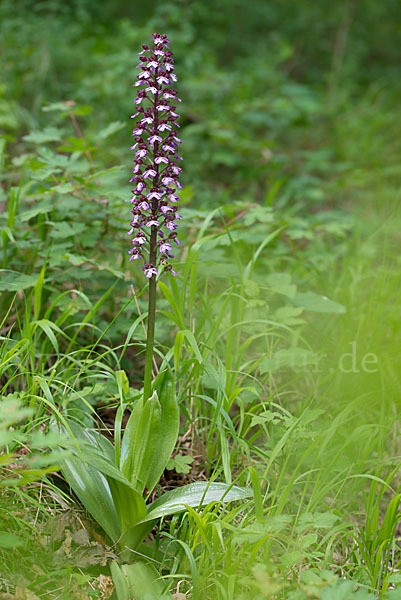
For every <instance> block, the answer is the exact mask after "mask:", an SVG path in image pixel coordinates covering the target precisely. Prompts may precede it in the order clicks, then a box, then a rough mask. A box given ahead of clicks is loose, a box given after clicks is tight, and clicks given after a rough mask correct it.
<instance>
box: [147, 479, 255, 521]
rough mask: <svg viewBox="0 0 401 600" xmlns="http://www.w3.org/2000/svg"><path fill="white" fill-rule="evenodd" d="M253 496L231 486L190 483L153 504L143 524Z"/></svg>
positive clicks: (245, 490) (250, 492)
mask: <svg viewBox="0 0 401 600" xmlns="http://www.w3.org/2000/svg"><path fill="white" fill-rule="evenodd" d="M251 496H252V490H248V489H245V488H241V487H238V486H236V485H234V486H229V485H227V484H226V483H218V482H212V483H209V482H207V481H206V482H203V481H198V482H196V483H190V484H189V485H184V486H182V487H179V488H177V489H175V490H172V491H171V492H166V493H165V494H163V495H162V496H161V497H160V498H158V499H157V500H155V502H152V504H150V505H149V507H148V514H147V516H146V519H143V522H145V521H149V520H151V519H159V518H161V517H165V516H167V515H173V514H175V513H178V512H182V511H184V510H186V507H187V506H189V507H191V508H198V507H200V506H205V505H206V504H209V502H233V501H234V500H245V499H246V498H250V497H251Z"/></svg>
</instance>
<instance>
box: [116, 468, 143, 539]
mask: <svg viewBox="0 0 401 600" xmlns="http://www.w3.org/2000/svg"><path fill="white" fill-rule="evenodd" d="M107 481H108V483H109V487H110V491H111V495H112V497H113V500H114V505H115V507H116V511H117V515H118V520H119V523H120V527H121V533H122V534H124V533H125V532H126V531H128V530H129V529H131V528H132V527H133V526H134V525H135V524H136V523H138V522H139V521H141V520H142V519H143V518H144V517H145V515H146V504H145V500H144V499H143V497H142V496H141V494H139V493H138V492H136V491H135V490H133V489H132V488H131V487H128V486H127V485H125V484H124V483H121V481H118V480H117V479H116V478H111V477H107ZM147 533H148V532H146V534H147ZM142 540H143V538H142V537H141V539H139V540H138V543H140V542H141V541H142Z"/></svg>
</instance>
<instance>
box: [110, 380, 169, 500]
mask: <svg viewBox="0 0 401 600" xmlns="http://www.w3.org/2000/svg"><path fill="white" fill-rule="evenodd" d="M160 423H161V406H160V402H159V399H158V397H157V392H154V393H153V395H152V397H151V398H149V399H148V400H146V402H144V400H143V398H140V399H139V400H138V402H137V404H136V405H135V407H134V410H133V411H132V414H131V416H130V418H129V420H128V423H127V427H126V430H125V432H124V437H123V440H122V443H121V458H120V465H121V471H122V473H124V475H125V477H126V478H127V479H128V480H129V481H130V482H131V483H132V485H133V486H134V487H135V488H136V489H137V490H138V492H140V493H142V492H143V490H144V489H145V486H146V482H147V480H148V478H149V477H151V474H152V463H153V460H154V457H155V452H156V449H157V445H158V443H159V441H160Z"/></svg>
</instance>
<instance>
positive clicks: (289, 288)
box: [0, 1, 401, 600]
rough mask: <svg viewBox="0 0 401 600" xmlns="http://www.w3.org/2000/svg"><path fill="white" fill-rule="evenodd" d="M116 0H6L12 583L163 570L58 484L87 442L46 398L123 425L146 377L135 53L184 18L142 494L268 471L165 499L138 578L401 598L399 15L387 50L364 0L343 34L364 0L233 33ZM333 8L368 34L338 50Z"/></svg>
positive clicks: (184, 588)
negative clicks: (137, 221)
mask: <svg viewBox="0 0 401 600" xmlns="http://www.w3.org/2000/svg"><path fill="white" fill-rule="evenodd" d="M73 4H74V3H73ZM117 4H118V6H115V7H113V6H111V5H109V3H108V2H106V3H105V7H104V10H105V13H104V15H103V16H99V17H98V20H97V21H96V27H95V26H94V25H93V24H92V20H93V19H94V18H95V17H94V13H93V11H92V9H93V6H92V4H91V2H89V1H88V2H85V3H82V6H80V8H79V11H80V12H79V11H78V8H77V7H75V4H74V7H75V8H72V9H70V8H69V7H65V9H63V10H61V8H60V7H59V6H58V3H57V2H55V3H38V4H37V6H36V8H35V10H34V11H33V12H32V14H31V16H30V18H29V19H22V17H21V15H20V14H18V10H20V9H21V7H23V6H24V3H23V2H22V3H21V4H20V5H19V9H18V10H17V11H16V12H15V14H14V13H13V12H12V11H11V10H10V3H9V2H6V3H5V4H4V7H6V8H3V7H2V8H1V9H0V11H3V12H0V14H1V15H2V16H4V19H5V21H4V22H5V24H6V26H5V28H4V32H3V33H2V37H1V38H0V45H2V50H3V52H2V59H1V60H2V63H3V67H4V69H3V71H4V74H5V75H4V81H5V83H4V86H3V87H2V88H1V89H0V123H1V124H2V127H3V129H4V132H3V134H2V136H1V137H0V178H1V187H0V202H1V206H2V211H1V214H0V230H1V238H0V241H1V247H0V262H1V269H0V291H1V296H0V306H1V313H0V394H1V402H0V468H1V479H0V496H1V507H0V565H1V566H0V598H19V599H20V600H23V599H26V600H36V598H52V599H61V598H65V599H68V600H69V599H72V598H77V599H79V598H81V599H87V598H110V597H111V598H112V599H113V600H128V598H129V592H128V596H124V595H121V594H123V592H121V590H122V589H125V588H124V585H126V584H124V583H121V581H124V577H123V576H125V575H126V576H127V578H128V579H129V577H128V575H129V573H131V576H132V577H137V578H141V577H142V576H143V579H144V580H146V576H145V573H147V571H146V572H145V571H141V569H142V567H143V564H142V563H141V562H140V561H141V559H143V558H144V556H143V555H141V553H140V551H138V553H137V554H135V555H134V556H132V557H131V559H130V562H132V563H135V565H136V566H135V567H133V569H132V571H131V572H130V571H129V568H128V567H126V566H121V569H120V567H119V566H118V565H119V561H120V558H121V556H120V553H119V549H118V548H117V546H116V545H114V544H113V542H112V541H111V539H109V538H108V537H107V534H106V533H105V532H104V531H103V530H102V529H101V527H100V526H99V525H97V524H96V523H95V522H94V521H93V519H92V518H91V516H90V515H89V514H88V513H87V512H86V511H85V509H84V508H83V507H82V505H81V504H80V502H79V500H78V498H77V497H76V496H75V495H74V494H73V492H72V490H71V489H70V488H69V486H68V485H67V483H66V481H65V479H64V477H63V475H62V473H61V471H60V465H61V464H62V463H63V461H66V460H67V459H68V458H69V457H70V456H71V453H73V452H74V451H76V445H75V446H74V443H75V444H78V442H77V440H75V442H74V441H73V442H71V441H69V440H68V439H67V438H66V437H65V436H64V435H62V434H61V433H57V432H56V431H55V429H54V426H53V425H54V422H55V421H58V422H59V423H61V424H63V425H65V424H66V423H67V419H70V420H72V421H74V420H75V421H76V422H79V423H81V424H82V425H84V426H85V427H88V428H93V429H96V430H98V431H101V432H102V433H103V434H104V435H105V436H106V437H108V439H109V440H113V439H114V436H115V430H116V429H117V430H118V428H119V427H121V428H124V427H125V424H126V419H127V417H128V414H129V413H130V411H131V409H132V407H133V406H135V402H136V401H137V400H138V397H139V396H140V388H141V381H142V379H143V369H144V345H145V331H144V324H145V323H146V310H147V308H146V306H147V302H146V300H147V291H146V286H145V282H144V281H143V279H144V278H143V275H142V272H141V270H140V269H137V268H134V267H133V266H132V263H128V254H127V249H128V246H127V237H126V231H127V223H128V220H129V218H128V212H127V210H128V209H127V206H128V205H127V199H128V192H129V189H128V187H127V183H126V182H127V180H128V179H129V177H128V176H127V173H129V171H130V166H129V154H128V150H124V148H128V147H129V134H128V133H127V131H129V123H128V118H129V114H130V113H129V111H130V105H131V98H129V94H130V91H129V90H130V89H131V87H130V85H131V84H132V81H133V80H134V77H135V72H134V69H133V65H134V62H135V61H134V59H135V57H134V59H133V58H132V57H133V55H134V54H135V52H136V51H137V50H136V48H137V46H139V45H140V43H142V42H143V41H144V40H145V38H146V37H148V36H149V32H151V31H152V30H153V29H154V30H156V31H157V30H164V28H167V29H169V30H171V37H172V38H174V50H175V53H176V57H177V72H178V71H180V82H181V81H182V91H183V94H182V96H183V100H184V101H183V103H182V104H183V109H182V117H183V118H182V122H183V127H182V137H183V139H184V142H185V143H184V145H183V147H184V148H185V178H184V188H183V190H182V209H181V211H180V212H181V213H182V216H183V219H182V221H181V222H180V240H181V246H180V250H179V251H177V253H176V258H175V265H176V267H175V270H177V271H178V273H179V274H178V276H177V277H176V278H173V277H168V278H163V279H162V280H161V281H160V282H159V286H158V304H157V306H158V316H157V325H156V359H155V364H154V371H155V374H156V373H157V372H158V371H162V370H163V369H164V367H166V366H169V367H170V368H171V369H172V370H173V372H174V376H175V387H176V391H177V399H178V401H179V404H180V410H181V420H180V433H179V437H178V445H177V447H176V449H175V451H174V453H173V455H172V457H171V459H170V461H169V463H168V465H167V469H166V470H165V472H164V474H163V477H162V478H161V479H160V482H159V484H158V485H157V487H156V490H155V491H154V492H153V496H152V498H151V500H155V499H156V498H157V497H158V496H160V495H161V494H162V493H164V492H166V491H169V490H171V489H173V488H175V487H179V486H182V485H185V484H188V483H191V482H196V481H207V480H212V481H220V482H224V483H226V484H228V485H231V484H235V485H240V486H243V487H246V488H249V490H250V491H251V493H252V497H251V498H250V499H249V500H242V501H241V502H239V503H232V504H227V505H224V504H221V503H217V504H216V503H210V504H209V505H207V506H203V507H202V508H200V509H198V510H196V509H195V508H191V507H188V509H187V511H186V512H184V513H181V514H175V515H171V516H169V517H165V518H164V519H163V520H161V521H160V522H158V524H157V526H155V527H154V529H153V530H152V532H151V534H150V536H149V541H150V542H151V543H152V545H153V548H154V553H153V555H152V557H151V558H150V560H151V562H152V564H153V566H154V567H155V568H156V569H157V571H155V572H157V577H158V583H157V584H154V585H153V587H152V586H149V589H148V591H147V593H148V596H146V590H145V587H144V590H145V591H144V592H143V597H144V598H147V599H151V600H153V598H155V599H157V598H160V597H169V595H170V597H173V598H174V599H175V600H184V598H188V600H190V599H191V600H197V599H201V598H202V599H204V600H209V599H210V600H215V599H216V600H234V599H235V600H237V599H240V600H248V599H249V600H250V599H253V598H268V599H272V600H315V599H316V600H319V599H321V600H340V599H342V600H353V599H354V598H355V600H364V599H365V600H369V599H374V598H383V599H386V598H388V599H389V600H397V598H401V588H400V587H399V586H400V585H401V578H400V575H399V569H400V565H401V552H400V546H399V525H398V524H399V522H400V520H401V513H400V509H399V503H400V498H401V495H400V494H401V476H400V473H399V467H400V465H401V460H400V457H401V447H400V442H399V429H400V419H399V413H400V387H401V384H400V378H399V373H400V370H401V364H400V362H401V359H400V355H399V347H400V342H401V340H400V337H401V330H400V314H399V305H400V302H399V300H400V292H399V290H400V283H401V281H400V279H401V275H400V272H401V271H400V258H399V243H400V230H401V229H400V226H401V212H400V192H399V190H400V183H401V170H400V166H399V156H400V150H401V148H400V141H399V136H398V135H397V131H396V127H394V123H395V122H397V120H399V117H400V110H399V90H398V88H397V85H396V82H395V81H394V80H393V79H392V73H393V71H392V69H393V68H394V55H393V49H392V48H387V46H386V44H385V37H386V36H385V35H384V33H383V29H382V24H380V26H379V25H378V27H377V29H376V30H375V32H374V35H375V36H377V43H378V44H379V42H380V44H381V46H380V47H381V48H382V51H383V53H384V55H385V57H386V58H385V59H383V60H382V63H380V58H378V56H376V55H374V56H371V54H370V49H369V45H368V43H367V41H366V39H367V38H366V36H367V32H370V31H372V28H371V27H370V24H371V22H376V21H377V22H378V23H381V21H380V19H383V18H384V17H383V14H382V12H381V11H382V9H381V8H380V7H378V6H377V7H376V6H373V3H370V2H369V3H368V4H369V10H367V11H366V15H365V17H364V18H362V17H361V18H360V20H359V21H358V20H357V23H358V24H359V25H358V27H357V28H356V30H355V32H354V33H353V34H350V33H349V32H347V27H348V25H347V23H348V21H347V19H348V18H350V19H351V21H352V19H354V18H355V16H354V13H353V11H354V10H356V11H357V13H356V14H357V15H359V13H358V10H359V7H358V3H352V2H351V3H350V5H352V6H350V7H348V4H347V3H343V4H344V6H343V4H341V7H340V8H337V7H336V8H332V9H331V10H332V12H330V15H331V17H330V19H328V20H327V23H326V21H325V20H324V19H323V21H322V19H321V18H320V17H321V16H322V11H323V12H324V11H325V10H326V8H325V7H324V6H323V4H321V3H320V2H318V3H316V6H314V7H313V8H312V7H308V8H305V11H304V12H302V11H301V12H302V15H301V14H298V13H297V18H296V19H295V17H293V18H292V19H291V18H289V20H288V22H287V21H286V20H285V19H282V15H283V14H284V13H285V9H284V7H283V6H281V4H282V3H279V2H273V3H271V4H272V7H270V6H269V7H267V6H266V7H263V8H262V7H261V6H260V7H259V8H260V10H261V11H262V12H261V13H260V14H263V15H264V18H266V19H267V21H268V22H269V23H270V24H271V30H269V41H270V44H269V52H267V50H266V48H265V44H264V41H265V34H264V33H263V32H262V33H261V32H260V31H259V27H258V24H257V23H256V22H255V20H254V19H255V16H254V15H251V14H248V13H247V12H246V13H245V14H244V23H246V27H247V28H248V29H247V30H246V34H245V33H244V36H243V37H241V36H238V48H235V47H234V45H233V40H232V38H230V40H229V41H228V42H227V40H226V36H225V37H224V38H223V37H222V35H221V22H220V19H221V18H222V16H221V15H220V14H216V12H212V13H210V15H211V16H210V15H209V13H208V10H207V6H208V3H206V5H205V6H206V8H205V6H203V5H200V4H198V3H193V5H191V6H189V5H188V6H187V5H185V6H184V3H180V2H172V3H170V5H169V6H168V7H165V6H162V5H161V4H159V3H155V5H154V6H152V7H151V6H149V7H146V6H145V7H141V9H140V10H138V14H137V15H136V17H137V22H136V24H135V26H133V24H132V22H131V20H130V18H129V17H128V16H127V14H126V13H125V12H124V11H125V8H124V7H122V6H120V4H119V3H117ZM301 4H302V3H301ZM354 4H355V6H354ZM389 4H391V11H396V7H395V6H393V3H389ZM6 5H8V7H7V6H6ZM223 5H224V7H223V8H224V10H223V17H224V15H225V17H224V18H226V20H225V23H226V25H225V26H227V28H228V31H230V32H231V36H233V35H236V33H238V27H239V25H238V24H239V20H238V16H237V17H235V15H234V16H233V15H232V14H231V10H228V8H227V6H226V3H223ZM305 6H306V5H305ZM347 7H348V8H347ZM75 9H76V10H77V11H78V12H79V18H76V19H75V20H74V19H73V18H72V13H71V12H69V11H70V10H72V11H73V13H74V10H75ZM340 9H341V10H342V9H344V10H345V13H344V14H345V15H348V14H349V17H346V18H345V17H344V19H340V20H338V19H339V17H341V15H342V14H343V13H342V12H341V10H340ZM347 10H350V11H351V12H350V13H348V12H347ZM389 10H390V9H389ZM113 11H115V12H113ZM119 11H120V12H119ZM282 11H284V13H283V12H282ZM338 11H340V13H341V14H340V13H338ZM391 11H390V12H391ZM78 12H76V13H74V14H75V16H77V15H78ZM150 13H152V14H150ZM391 14H393V13H392V12H391ZM107 15H113V18H114V19H115V20H114V21H112V23H108V21H107ZM208 15H209V16H210V19H211V21H210V22H209V20H208V19H209V16H208ZM317 17H319V18H317ZM309 18H310V19H312V22H313V23H314V26H313V27H312V29H311V30H310V35H311V39H312V40H314V41H313V43H312V41H310V40H309V39H308V40H306V39H305V41H304V43H303V44H300V42H299V38H298V37H297V36H298V35H299V31H301V32H302V31H304V28H305V26H306V23H307V22H308V19H309ZM358 18H359V17H358ZM39 22H41V23H42V29H41V30H40V29H39ZM43 23H45V24H46V23H48V24H53V25H54V27H53V28H50V27H49V28H48V29H44V28H43ZM277 23H285V26H284V25H282V26H281V25H280V27H281V29H280V30H279V29H277ZM319 23H321V25H318V24H319ZM336 24H338V29H336ZM40 31H42V32H45V33H43V35H42V34H40ZM60 32H63V35H61V33H60ZM219 32H220V33H219ZM252 32H254V35H255V38H254V37H253V33H252ZM30 33H31V34H32V35H31V36H30V35H28V34H30ZM39 34H40V35H39ZM334 34H335V35H334ZM337 34H338V36H340V38H341V35H345V37H347V36H350V38H349V40H348V43H349V44H350V47H351V48H352V49H353V54H351V55H350V56H348V55H347V54H346V55H345V56H343V57H342V58H341V56H340V55H339V54H338V52H340V50H341V48H340V49H339V47H337V46H335V49H336V52H337V54H336V53H334V57H331V50H330V49H329V47H328V46H327V44H326V43H325V42H324V39H325V36H326V35H327V36H329V35H333V36H334V37H333V39H335V40H337V39H338V38H337V37H336V35H337ZM372 35H373V34H372ZM301 37H302V36H301ZM341 39H342V38H341ZM375 39H376V38H375ZM55 40H57V51H56V50H54V49H55V43H56V42H55ZM212 40H213V42H212ZM317 41H318V42H317ZM195 42H196V44H197V46H196V48H195ZM316 43H319V44H320V46H319V47H320V48H321V52H320V53H318V52H316V49H315V46H316ZM338 43H340V42H338ZM227 44H228V45H227ZM16 48H22V50H23V52H22V54H18V53H17V52H16ZM330 48H331V47H330ZM255 49H258V51H257V52H256V51H255ZM273 50H274V51H273ZM386 53H387V54H386ZM340 54H341V52H340ZM39 56H40V57H41V60H40V64H41V68H40V69H39V71H38V72H37V73H35V75H36V76H35V77H34V76H33V74H34V70H33V67H32V65H36V64H38V60H39V58H38V57H39ZM82 56H85V57H86V63H85V61H82V60H81V58H82ZM330 57H331V58H333V61H332V60H331V58H330ZM329 59H330V60H329ZM341 60H343V61H344V64H343V65H342V66H341V64H340V66H339V62H338V61H340V63H341ZM303 61H311V65H310V72H309V69H307V68H306V67H305V64H308V63H305V62H303ZM336 61H337V62H336ZM386 61H387V62H386ZM312 63H313V64H312ZM367 64H369V65H372V69H374V73H375V76H374V77H373V75H372V76H368V74H367ZM378 64H379V65H380V64H382V65H385V64H386V65H387V67H388V68H387V70H383V72H380V73H379V72H378V71H380V70H378ZM30 65H31V66H30ZM63 69H64V70H65V73H68V74H69V75H68V77H67V76H65V77H64V75H63V73H64V71H63ZM56 74H57V76H56ZM369 77H370V78H369ZM77 82H80V85H78V84H77ZM127 98H128V99H127ZM222 107H224V110H223V109H222ZM94 116H96V118H94ZM127 140H128V141H127ZM181 224H182V226H181ZM119 407H122V408H124V416H123V414H122V410H120V412H119V413H118V416H117V411H118V409H119ZM78 446H79V444H78ZM124 560H125V559H124ZM148 561H149V557H148ZM138 564H139V567H138ZM112 565H114V566H112ZM131 566H132V565H131ZM143 568H144V567H143ZM119 569H120V570H119ZM124 569H126V570H125V571H124ZM135 569H137V570H135ZM119 585H120V586H122V587H119ZM124 593H125V592H124ZM119 594H120V595H119ZM137 600H138V599H137Z"/></svg>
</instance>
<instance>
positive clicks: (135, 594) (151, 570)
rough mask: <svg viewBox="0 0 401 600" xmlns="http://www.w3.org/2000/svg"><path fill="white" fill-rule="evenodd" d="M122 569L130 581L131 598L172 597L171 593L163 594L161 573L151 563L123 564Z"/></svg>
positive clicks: (156, 599) (151, 599)
mask: <svg viewBox="0 0 401 600" xmlns="http://www.w3.org/2000/svg"><path fill="white" fill-rule="evenodd" d="M121 571H122V573H123V574H124V576H125V578H126V581H127V582H128V588H129V592H130V596H129V598H135V600H162V599H164V598H165V599H167V598H171V595H170V594H169V593H165V594H163V588H164V586H163V583H162V580H161V578H160V574H159V573H158V572H157V570H156V568H155V567H154V566H153V565H152V564H150V563H144V562H136V563H134V564H132V565H122V567H121Z"/></svg>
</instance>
